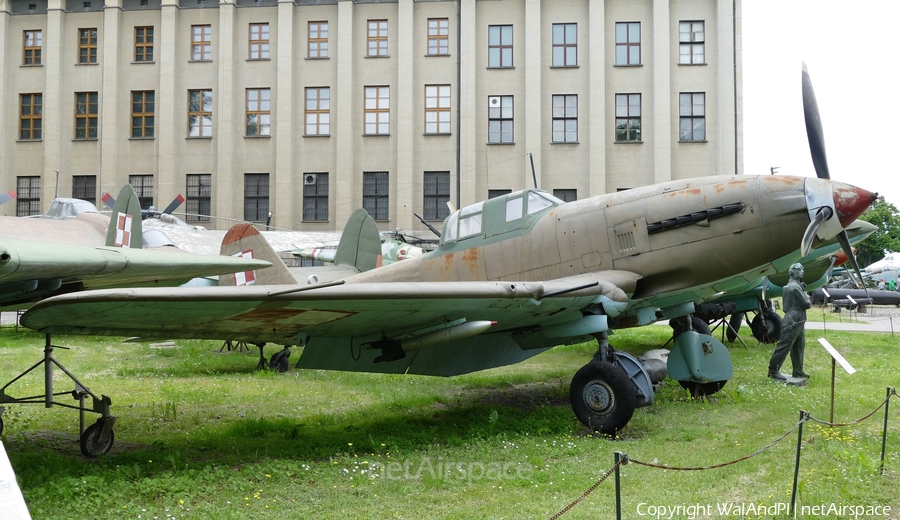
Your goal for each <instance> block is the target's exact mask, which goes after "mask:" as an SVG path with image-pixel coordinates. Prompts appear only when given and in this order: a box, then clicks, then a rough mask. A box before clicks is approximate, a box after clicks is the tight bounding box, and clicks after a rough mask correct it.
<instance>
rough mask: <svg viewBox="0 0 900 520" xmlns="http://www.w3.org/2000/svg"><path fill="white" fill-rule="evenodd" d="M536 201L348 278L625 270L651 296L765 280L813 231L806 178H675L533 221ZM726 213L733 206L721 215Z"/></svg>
mask: <svg viewBox="0 0 900 520" xmlns="http://www.w3.org/2000/svg"><path fill="white" fill-rule="evenodd" d="M535 194H539V193H538V192H536V191H535V190H525V191H524V192H518V193H512V194H509V195H506V196H504V197H498V198H496V199H491V200H488V201H485V202H483V203H479V204H481V205H482V206H481V207H480V218H481V226H482V227H481V231H480V232H479V233H476V234H472V235H469V236H465V237H461V238H454V237H455V235H454V234H453V232H452V230H451V232H450V233H448V232H447V231H446V228H447V226H448V225H454V222H453V219H454V216H451V217H449V218H448V220H447V222H445V232H444V236H445V237H448V236H449V237H450V238H449V239H447V238H445V240H444V243H442V244H441V245H440V246H439V247H438V248H437V249H436V250H434V251H432V252H430V253H428V254H426V255H425V256H424V257H423V258H422V260H421V261H419V262H415V263H406V262H399V263H398V264H395V265H391V266H386V267H384V268H380V269H377V270H374V271H370V272H367V273H362V274H360V275H357V276H354V277H351V278H349V279H348V280H347V281H348V282H356V281H359V282H362V281H376V280H377V281H446V282H449V281H475V280H518V281H521V280H533V281H539V280H551V279H556V278H562V277H566V276H571V275H577V274H583V273H590V272H596V271H602V270H609V269H616V270H621V271H629V272H633V273H636V274H638V275H641V276H642V277H643V278H642V279H641V281H640V282H639V283H638V287H637V290H636V293H635V295H634V297H635V298H643V297H649V296H653V295H660V294H664V293H666V292H672V291H682V290H685V289H689V288H691V287H695V286H698V285H707V284H712V283H715V282H716V281H719V280H726V279H733V278H734V275H735V273H736V272H744V271H750V272H749V273H747V276H745V278H746V279H747V280H749V279H752V278H754V277H759V276H763V275H764V274H766V272H767V271H771V269H768V270H767V268H766V267H763V268H762V269H761V268H760V266H767V265H768V264H769V263H770V262H772V261H773V260H775V259H777V258H780V257H783V256H785V255H789V254H791V253H792V252H793V251H795V250H796V249H797V246H798V244H797V236H800V235H802V234H803V230H804V229H805V228H806V226H807V225H808V224H809V219H808V217H807V213H806V211H807V210H806V206H805V198H804V180H803V178H798V177H779V176H763V177H742V176H736V177H735V176H722V177H708V178H701V179H692V180H687V181H673V182H669V183H664V184H659V185H654V186H648V187H644V188H637V189H633V190H629V191H624V192H619V193H614V194H608V195H605V196H601V197H593V198H590V199H584V200H579V201H574V202H569V203H565V204H560V203H558V202H557V201H554V202H553V204H552V205H549V206H547V207H545V208H542V209H540V210H539V211H536V212H534V213H532V214H528V213H527V211H528V207H529V204H528V202H529V197H530V196H531V197H533V196H534V195H535ZM543 195H546V194H543ZM548 197H549V196H548ZM549 198H551V199H552V197H549ZM517 200H524V206H525V212H523V214H522V216H521V217H519V218H512V219H510V218H508V212H512V213H513V215H512V216H513V217H518V214H517V213H515V210H516V208H515V207H513V208H512V209H509V208H508V207H509V206H515V204H517V202H516V201H517ZM735 205H738V206H739V208H740V210H739V211H737V210H735ZM723 208H730V209H728V211H726V214H719V212H720V211H722V210H723ZM703 214H707V215H714V216H715V218H702V217H701V215H703ZM691 215H693V216H694V217H693V218H694V219H695V220H696V221H692V222H690V223H686V224H684V223H683V224H681V225H677V226H672V227H671V228H670V229H665V230H662V231H659V230H656V231H655V232H653V233H651V232H650V230H649V229H648V226H650V225H651V224H653V223H659V222H664V221H667V220H672V219H678V218H684V217H685V216H691ZM460 220H461V219H460ZM461 228H462V226H461V225H460V229H461ZM467 231H471V228H469V229H467ZM698 252H702V253H703V254H700V255H698ZM754 269H755V271H754ZM733 283H744V280H741V279H740V278H739V279H738V280H737V281H736V282H733Z"/></svg>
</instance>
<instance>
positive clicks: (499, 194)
mask: <svg viewBox="0 0 900 520" xmlns="http://www.w3.org/2000/svg"><path fill="white" fill-rule="evenodd" d="M510 193H512V190H488V198H489V199H493V198H496V197H502V196H504V195H509V194H510Z"/></svg>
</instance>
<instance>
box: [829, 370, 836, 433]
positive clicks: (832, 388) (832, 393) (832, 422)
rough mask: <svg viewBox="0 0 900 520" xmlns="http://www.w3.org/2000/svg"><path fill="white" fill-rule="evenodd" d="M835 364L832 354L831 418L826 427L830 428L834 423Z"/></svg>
mask: <svg viewBox="0 0 900 520" xmlns="http://www.w3.org/2000/svg"><path fill="white" fill-rule="evenodd" d="M836 364H837V361H836V360H835V359H834V356H832V357H831V418H830V419H829V420H828V422H829V423H831V424H829V425H828V427H829V428H831V427H832V425H833V424H834V368H835V365H836Z"/></svg>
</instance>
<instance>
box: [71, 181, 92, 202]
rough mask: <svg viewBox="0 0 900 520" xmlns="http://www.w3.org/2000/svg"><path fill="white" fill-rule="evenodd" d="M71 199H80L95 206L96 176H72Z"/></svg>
mask: <svg viewBox="0 0 900 520" xmlns="http://www.w3.org/2000/svg"><path fill="white" fill-rule="evenodd" d="M72 198H73V199H81V200H86V201H88V202H90V203H91V204H94V205H96V204H97V176H96V175H73V176H72Z"/></svg>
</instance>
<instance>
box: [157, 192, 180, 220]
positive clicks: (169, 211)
mask: <svg viewBox="0 0 900 520" xmlns="http://www.w3.org/2000/svg"><path fill="white" fill-rule="evenodd" d="M183 202H184V197H182V196H181V194H178V196H177V197H175V199H174V200H173V201H172V202H170V203H169V205H168V206H166V209H164V210H162V212H163V213H165V214H166V215H171V214H172V212H173V211H175V210H176V209H178V206H181V204H182V203H183Z"/></svg>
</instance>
